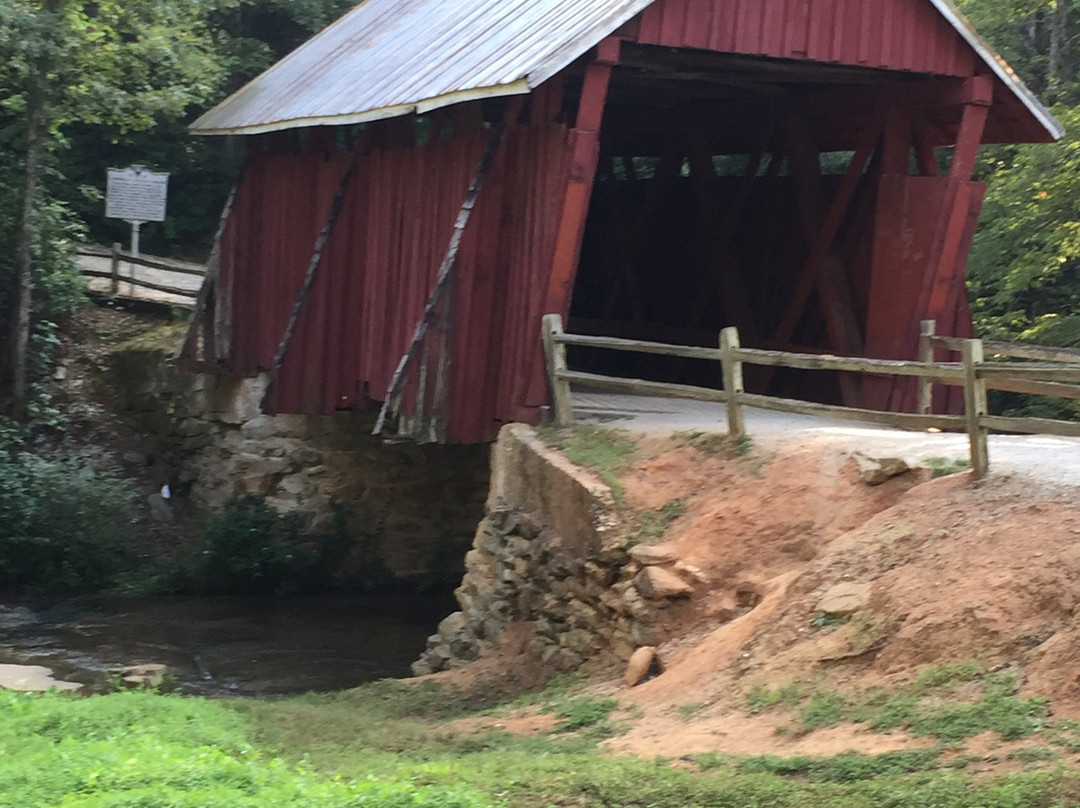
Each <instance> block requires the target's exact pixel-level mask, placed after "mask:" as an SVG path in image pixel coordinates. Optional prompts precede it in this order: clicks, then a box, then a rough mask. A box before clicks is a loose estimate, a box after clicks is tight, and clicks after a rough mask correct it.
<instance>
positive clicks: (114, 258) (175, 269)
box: [76, 244, 206, 302]
mask: <svg viewBox="0 0 1080 808" xmlns="http://www.w3.org/2000/svg"><path fill="white" fill-rule="evenodd" d="M76 255H79V256H89V257H94V258H108V259H109V261H110V267H109V270H108V271H105V270H100V269H91V268H88V267H80V268H79V273H80V274H81V275H84V276H85V277H88V278H105V279H107V280H109V281H111V283H110V286H109V295H110V296H112V297H116V296H117V295H118V294H119V293H120V283H121V281H122V282H123V283H126V284H128V285H129V286H131V287H135V286H138V287H140V288H143V289H150V290H152V291H155V292H164V293H167V294H170V295H177V296H179V297H185V298H191V300H192V302H194V300H195V298H196V297H197V296H198V294H199V290H198V289H191V288H185V287H180V286H172V285H170V284H168V283H160V282H158V281H151V280H148V279H146V278H140V277H137V276H136V275H135V269H134V268H135V267H136V266H142V267H147V268H149V269H156V270H161V271H164V272H168V273H170V274H176V275H187V276H195V277H200V278H201V277H205V275H206V268H205V267H201V266H199V265H197V264H189V263H186V262H183V261H170V260H168V259H165V258H156V257H147V256H142V255H134V254H132V253H128V252H124V251H123V250H121V249H120V245H119V244H114V245H112V248H111V249H106V248H103V247H94V246H84V247H80V248H79V249H78V250H76ZM124 263H126V264H127V265H128V266H129V267H131V272H130V274H128V275H121V273H120V266H121V264H124ZM132 296H134V294H132Z"/></svg>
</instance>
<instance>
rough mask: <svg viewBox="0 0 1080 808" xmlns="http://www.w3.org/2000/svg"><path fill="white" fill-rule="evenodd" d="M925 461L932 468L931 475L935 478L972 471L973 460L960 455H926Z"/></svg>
mask: <svg viewBox="0 0 1080 808" xmlns="http://www.w3.org/2000/svg"><path fill="white" fill-rule="evenodd" d="M923 462H924V463H925V464H926V465H927V467H928V468H929V469H930V474H931V476H933V477H935V478H936V477H946V476H948V475H950V474H959V473H960V472H962V471H971V461H970V460H966V459H964V458H960V457H957V458H949V457H925V458H923Z"/></svg>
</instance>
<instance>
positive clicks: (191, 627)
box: [0, 593, 455, 696]
mask: <svg viewBox="0 0 1080 808" xmlns="http://www.w3.org/2000/svg"><path fill="white" fill-rule="evenodd" d="M454 608H455V606H454V602H453V598H452V597H451V596H450V595H449V594H448V593H441V594H428V595H417V594H415V593H409V594H389V595H388V594H363V595H353V594H340V593H334V594H323V595H316V596H307V597H293V598H273V597H155V598H144V599H134V600H130V599H128V600H110V599H105V598H85V599H72V600H64V601H59V602H57V601H52V602H9V603H7V604H0V663H8V664H21V665H41V666H44V667H48V668H51V669H52V670H53V673H54V675H55V676H56V678H57V679H64V680H68V681H74V682H80V683H82V684H84V685H87V687H88V689H89V690H91V691H96V692H102V691H105V690H108V689H109V688H110V669H115V668H118V667H121V666H126V665H135V664H144V663H163V664H165V665H168V666H169V670H170V672H171V674H172V676H173V677H174V678H175V680H176V683H177V685H178V687H179V689H180V691H181V692H184V693H190V694H198V695H204V696H226V695H228V696H259V695H273V694H287V693H302V692H307V691H333V690H342V689H345V688H349V687H355V686H356V685H359V684H362V683H364V682H368V681H372V680H375V679H382V678H387V677H402V676H408V675H409V666H410V664H411V663H412V662H413V661H414V660H416V659H417V657H418V656H419V655H420V653H421V652H422V651H423V650H424V643H425V641H426V639H427V637H428V635H429V634H431V633H433V632H434V630H435V626H436V625H437V624H438V622H439V620H441V619H442V618H443V617H445V616H446V615H447V614H449V613H450V612H451V611H453V610H454Z"/></svg>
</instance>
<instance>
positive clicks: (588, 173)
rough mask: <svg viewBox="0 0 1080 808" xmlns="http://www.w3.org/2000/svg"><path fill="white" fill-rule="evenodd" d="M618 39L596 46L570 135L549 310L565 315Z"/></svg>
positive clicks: (597, 154) (550, 280)
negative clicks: (567, 169)
mask: <svg viewBox="0 0 1080 808" xmlns="http://www.w3.org/2000/svg"><path fill="white" fill-rule="evenodd" d="M618 54H619V40H617V39H612V38H610V37H609V38H608V39H606V40H604V41H603V42H601V43H600V45H598V46H597V59H596V60H594V61H593V62H592V63H590V64H589V66H588V68H586V70H585V82H584V84H583V86H582V88H581V100H580V101H579V102H578V110H577V116H576V119H575V123H574V128H573V129H572V130H571V132H570V143H569V146H570V149H571V159H570V177H569V182H568V183H567V187H566V194H565V196H564V198H563V204H562V213H561V214H560V217H559V228H558V231H557V235H556V238H555V254H554V258H553V260H552V263H551V273H550V274H549V276H548V291H547V298H546V303H545V306H544V311H545V312H547V313H549V314H562V315H563V316H566V315H567V314H568V312H569V309H570V297H571V293H572V292H573V287H574V278H575V276H576V274H577V264H578V257H579V256H580V254H581V240H582V237H583V236H584V234H585V219H586V217H587V216H588V213H589V199H590V197H591V196H592V187H593V181H594V179H595V178H596V165H597V161H598V159H599V156H600V149H599V145H600V124H601V122H602V121H603V117H604V101H605V99H606V98H607V91H608V85H609V84H610V82H611V68H612V65H613V64H615V63H617V61H618Z"/></svg>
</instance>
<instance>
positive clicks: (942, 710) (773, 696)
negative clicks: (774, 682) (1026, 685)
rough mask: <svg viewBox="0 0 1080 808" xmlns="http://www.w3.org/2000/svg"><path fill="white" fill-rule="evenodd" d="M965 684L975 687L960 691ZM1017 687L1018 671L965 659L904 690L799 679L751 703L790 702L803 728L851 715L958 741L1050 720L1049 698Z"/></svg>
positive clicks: (1025, 731)
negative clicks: (1024, 695) (843, 688)
mask: <svg viewBox="0 0 1080 808" xmlns="http://www.w3.org/2000/svg"><path fill="white" fill-rule="evenodd" d="M961 686H965V687H966V688H967V690H969V691H970V693H961V692H959V691H960V689H961ZM1016 691H1017V681H1016V676H1015V674H1013V673H1011V672H1009V671H999V672H986V671H983V670H982V669H981V668H979V667H978V666H977V665H974V664H965V665H953V666H943V667H936V668H932V669H929V670H927V671H926V672H924V673H923V674H922V675H921V676H920V677H919V678H918V679H917V680H916V681H915V682H914V683H913V684H911V685H909V686H907V687H904V688H900V689H899V690H895V691H890V690H884V689H872V690H869V691H866V692H863V693H859V694H856V695H853V696H845V695H842V694H840V693H835V692H830V691H827V690H821V689H818V690H815V691H812V692H810V693H803V692H802V690H800V689H798V688H797V687H796V686H794V685H788V686H786V687H785V688H781V689H778V690H773V691H770V690H766V689H763V688H755V689H754V690H752V691H751V692H750V694H749V697H748V704H747V706H748V708H749V710H750V711H751V712H761V711H762V710H764V709H767V708H772V707H779V706H783V707H786V708H787V709H788V710H789V711H791V712H793V713H795V714H796V718H797V721H798V723H797V725H796V727H795V729H796V731H797V732H801V733H807V732H812V731H814V730H815V729H820V728H821V727H830V726H835V725H837V724H839V723H841V722H843V721H850V722H853V723H858V724H864V725H866V726H867V727H868V728H869V729H871V730H873V731H874V732H892V731H893V730H905V731H907V732H910V733H911V734H912V735H917V736H922V737H932V738H938V739H939V740H942V741H959V740H962V739H964V738H968V737H970V736H972V735H977V734H979V733H981V732H995V733H997V734H998V736H999V737H1001V738H1002V739H1003V740H1006V741H1013V740H1018V739H1020V738H1026V737H1028V736H1030V735H1033V734H1034V733H1036V732H1039V731H1041V730H1042V729H1044V728H1045V727H1046V724H1047V702H1046V700H1045V699H1028V700H1024V699H1019V698H1017V697H1016Z"/></svg>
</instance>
